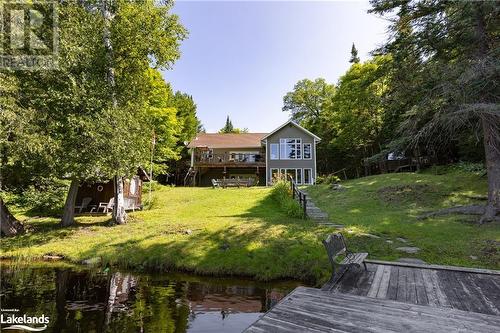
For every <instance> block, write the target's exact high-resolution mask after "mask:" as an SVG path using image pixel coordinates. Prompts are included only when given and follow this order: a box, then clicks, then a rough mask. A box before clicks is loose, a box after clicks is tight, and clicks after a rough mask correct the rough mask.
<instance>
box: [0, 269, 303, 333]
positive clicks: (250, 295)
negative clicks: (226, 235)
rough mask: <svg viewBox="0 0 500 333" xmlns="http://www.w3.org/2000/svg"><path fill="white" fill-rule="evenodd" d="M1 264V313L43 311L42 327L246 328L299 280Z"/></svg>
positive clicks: (220, 332)
mask: <svg viewBox="0 0 500 333" xmlns="http://www.w3.org/2000/svg"><path fill="white" fill-rule="evenodd" d="M0 267H1V290H0V301H1V303H0V304H1V308H2V314H3V315H4V317H5V316H8V315H12V312H6V310H11V309H17V310H18V312H16V313H15V314H16V316H22V315H24V314H26V315H28V316H41V315H42V314H43V315H45V317H49V320H50V321H49V324H48V325H47V326H48V327H47V329H46V330H44V331H43V332H71V333H73V332H217V333H224V332H241V331H242V330H243V329H245V328H246V327H248V325H250V324H251V323H253V322H254V321H255V320H256V319H257V318H258V317H259V316H260V315H262V313H263V312H265V311H267V310H268V309H270V308H271V307H272V306H273V305H274V304H276V303H277V302H278V301H279V300H280V299H281V298H283V297H284V296H285V295H286V294H288V293H289V292H290V291H291V290H293V289H294V288H295V287H296V286H297V285H298V283H297V282H278V283H258V282H254V281H251V280H241V279H223V278H201V277H196V276H190V275H180V274H136V273H129V272H120V271H109V272H103V271H89V270H74V269H67V268H64V269H62V268H48V267H46V268H30V267H17V268H14V267H13V266H8V265H1V266H0ZM7 326H9V324H2V328H5V327H7ZM30 326H32V327H34V326H35V327H40V326H43V325H36V324H33V325H30ZM2 331H5V332H18V331H16V330H9V331H7V330H2ZM19 332H20V331H19Z"/></svg>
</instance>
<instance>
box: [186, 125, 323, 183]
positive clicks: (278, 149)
mask: <svg viewBox="0 0 500 333" xmlns="http://www.w3.org/2000/svg"><path fill="white" fill-rule="evenodd" d="M320 140H321V139H320V138H319V137H318V136H316V135H315V134H313V133H311V132H309V131H308V130H306V129H305V128H303V127H302V126H300V125H298V124H297V123H295V122H293V121H287V122H286V123H284V124H283V125H281V126H280V127H278V128H277V129H275V130H274V131H272V132H271V133H241V134H233V133H231V134H221V133H199V134H198V135H197V136H196V138H194V139H193V140H192V141H191V142H190V143H189V144H188V148H189V150H190V153H191V168H190V170H189V172H188V174H187V175H186V178H185V184H186V185H192V186H211V185H212V180H213V179H253V180H254V181H253V182H252V183H254V184H258V185H266V184H267V185H270V184H272V182H273V179H276V178H277V177H278V176H281V175H290V176H292V177H293V179H295V181H296V183H297V184H314V182H315V179H316V144H317V143H318V142H320Z"/></svg>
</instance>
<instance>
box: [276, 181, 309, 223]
mask: <svg viewBox="0 0 500 333" xmlns="http://www.w3.org/2000/svg"><path fill="white" fill-rule="evenodd" d="M271 196H272V198H273V199H274V200H275V201H276V202H277V203H278V204H279V206H280V207H281V209H282V210H283V211H284V212H285V213H286V215H287V216H289V217H293V218H303V217H304V211H303V210H302V208H301V207H300V205H299V203H298V202H297V200H294V199H293V198H292V191H291V189H290V182H288V181H286V180H278V181H276V182H275V183H274V185H273V188H272V190H271Z"/></svg>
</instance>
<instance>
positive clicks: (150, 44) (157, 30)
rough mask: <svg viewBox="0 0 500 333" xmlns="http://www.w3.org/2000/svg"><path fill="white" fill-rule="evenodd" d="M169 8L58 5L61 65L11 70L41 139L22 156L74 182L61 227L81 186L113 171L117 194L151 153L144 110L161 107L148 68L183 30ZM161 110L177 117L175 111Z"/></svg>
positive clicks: (164, 62)
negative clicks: (22, 70) (25, 70)
mask: <svg viewBox="0 0 500 333" xmlns="http://www.w3.org/2000/svg"><path fill="white" fill-rule="evenodd" d="M170 7H171V4H170V3H165V4H159V3H156V2H154V1H141V2H131V1H118V0H117V1H102V2H93V1H79V2H64V3H61V4H60V6H59V10H60V13H59V17H60V20H59V22H60V24H59V30H60V61H59V63H60V67H59V68H58V69H57V70H55V71H39V72H19V73H16V77H17V79H18V80H19V86H20V89H19V91H20V92H21V93H20V94H19V96H18V98H17V99H18V104H19V105H23V106H25V107H26V108H27V109H32V110H36V114H37V117H36V118H35V119H32V120H31V125H32V126H33V127H36V128H37V137H39V138H41V137H44V138H46V140H43V141H42V140H39V141H38V142H39V147H37V149H36V151H34V152H33V149H31V148H30V149H27V150H26V151H25V154H27V153H30V154H31V156H33V157H34V158H32V159H24V161H30V163H31V161H37V163H42V162H43V163H44V164H45V165H46V170H47V173H48V172H50V173H51V174H53V175H55V176H57V177H64V178H69V179H71V180H72V182H71V186H70V190H69V192H68V197H67V200H66V205H65V210H64V216H63V225H69V224H71V223H73V214H74V213H73V212H74V205H75V198H76V193H77V190H78V184H79V183H81V182H83V181H94V180H104V179H109V178H111V177H113V176H114V178H115V182H116V185H117V188H118V191H117V192H120V191H119V188H121V187H122V185H123V183H122V177H123V176H127V175H130V174H132V173H133V172H135V170H136V168H137V166H139V165H144V164H145V163H146V161H147V158H148V157H149V152H150V142H151V141H150V139H151V136H149V135H145V133H152V130H153V126H154V124H153V123H154V122H153V121H151V122H150V121H148V113H147V112H148V111H151V108H154V107H158V108H160V109H161V108H163V105H155V102H156V101H155V98H156V96H155V95H154V93H155V91H156V90H155V85H154V84H151V82H152V80H151V77H150V76H151V73H150V71H149V69H150V67H157V68H168V67H170V66H171V65H172V63H173V62H174V61H175V60H176V59H177V58H178V57H179V55H180V53H179V43H180V41H181V40H182V39H184V38H185V35H186V31H185V29H184V28H183V27H182V26H181V25H180V24H179V22H178V19H177V17H176V16H175V15H171V14H169V10H170ZM103 35H104V37H103ZM153 83H154V81H153ZM150 94H152V95H153V96H151V95H150ZM164 111H165V110H164ZM165 112H166V113H167V115H168V114H172V115H173V116H174V117H175V111H174V110H173V109H169V110H168V111H165ZM169 112H170V113H169ZM162 116H164V114H163V115H162ZM167 118H168V117H167ZM30 143H31V142H30ZM37 152H40V154H38V155H37ZM43 156H48V158H45V159H44V158H42V157H43ZM38 157H40V158H38ZM115 195H116V194H115ZM120 201H121V200H116V199H115V202H118V203H117V205H115V206H120ZM123 213H124V212H123V211H122V210H119V209H118V207H117V209H115V211H114V213H113V217H114V220H115V221H116V222H118V223H121V222H124V221H125V219H126V215H125V214H123Z"/></svg>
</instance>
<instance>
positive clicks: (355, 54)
mask: <svg viewBox="0 0 500 333" xmlns="http://www.w3.org/2000/svg"><path fill="white" fill-rule="evenodd" d="M359 61H360V59H359V57H358V49H357V48H356V46H355V45H354V43H352V48H351V58H350V59H349V62H350V63H351V64H353V63H354V64H357V63H358V62H359Z"/></svg>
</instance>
